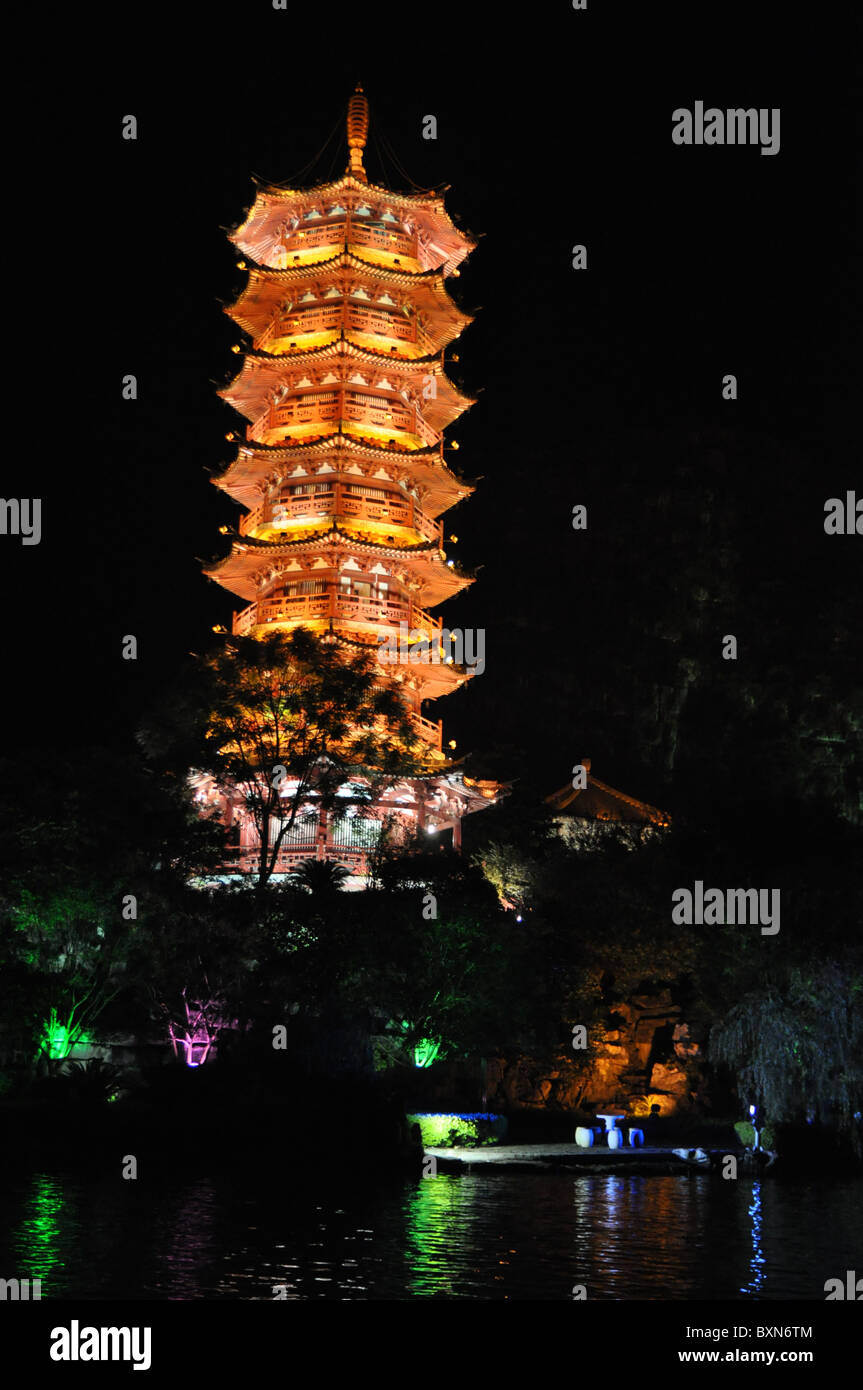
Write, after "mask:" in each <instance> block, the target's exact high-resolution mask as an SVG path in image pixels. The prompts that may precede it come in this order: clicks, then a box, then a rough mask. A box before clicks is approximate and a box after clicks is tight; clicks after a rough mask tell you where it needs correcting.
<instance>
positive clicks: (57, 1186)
mask: <svg viewBox="0 0 863 1390" xmlns="http://www.w3.org/2000/svg"><path fill="white" fill-rule="evenodd" d="M65 1204H66V1198H65V1195H64V1193H63V1184H62V1181H61V1179H59V1178H56V1177H49V1176H48V1175H47V1174H45V1173H36V1174H34V1177H33V1181H32V1184H31V1187H30V1191H29V1192H28V1194H27V1197H26V1198H25V1203H24V1214H23V1216H22V1218H21V1223H20V1225H19V1227H18V1229H17V1231H16V1239H15V1246H16V1248H17V1250H18V1251H19V1252H20V1259H21V1264H22V1266H23V1268H24V1270H25V1272H26V1274H27V1276H28V1277H29V1278H31V1279H42V1280H45V1279H47V1278H48V1276H49V1275H50V1273H51V1271H52V1270H53V1269H55V1268H56V1267H57V1266H58V1265H62V1263H63V1261H62V1260H61V1258H60V1253H59V1250H58V1249H57V1246H58V1243H59V1239H60V1217H61V1213H62V1211H63V1208H64V1206H65ZM42 1292H43V1295H44V1293H45V1290H44V1289H43V1291H42Z"/></svg>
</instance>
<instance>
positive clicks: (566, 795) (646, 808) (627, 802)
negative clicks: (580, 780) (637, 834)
mask: <svg viewBox="0 0 863 1390" xmlns="http://www.w3.org/2000/svg"><path fill="white" fill-rule="evenodd" d="M583 765H584V767H585V768H586V770H587V786H586V787H582V788H575V787H573V786H572V784H571V783H568V784H567V785H566V786H565V787H561V788H560V790H559V791H556V792H552V794H551V796H547V797H546V798H545V800H546V804H547V805H549V806H551V807H552V808H553V809H554V810H556V811H562V812H566V813H567V814H568V815H569V816H573V817H575V818H576V819H578V820H601V821H629V822H638V821H640V822H649V823H651V824H653V825H668V824H670V821H671V817H670V816H669V814H668V812H667V811H660V810H659V809H658V807H656V806H650V805H648V803H647V802H646V801H639V800H638V798H637V797H634V796H629V795H627V793H626V792H620V791H617V790H616V788H614V787H610V786H608V784H607V783H605V782H600V781H599V779H598V778H596V777H594V776H593V775H592V774H591V772H590V764H589V762H588V761H587V760H584V763H583Z"/></svg>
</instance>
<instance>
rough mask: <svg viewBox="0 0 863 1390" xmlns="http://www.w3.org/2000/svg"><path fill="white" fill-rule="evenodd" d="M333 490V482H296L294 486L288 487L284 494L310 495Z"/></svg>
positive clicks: (292, 495) (289, 495) (290, 495)
mask: <svg viewBox="0 0 863 1390" xmlns="http://www.w3.org/2000/svg"><path fill="white" fill-rule="evenodd" d="M332 490H333V485H332V483H294V484H293V486H292V487H289V488H288V489H287V494H285V493H284V492H283V493H282V496H283V497H284V496H285V495H287V496H288V497H309V496H311V494H312V493H314V492H332Z"/></svg>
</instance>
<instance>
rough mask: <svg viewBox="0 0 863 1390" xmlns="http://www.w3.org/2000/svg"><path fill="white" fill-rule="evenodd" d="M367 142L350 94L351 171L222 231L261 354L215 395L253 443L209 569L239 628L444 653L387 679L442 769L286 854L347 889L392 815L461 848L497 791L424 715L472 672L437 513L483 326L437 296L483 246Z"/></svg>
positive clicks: (244, 821)
mask: <svg viewBox="0 0 863 1390" xmlns="http://www.w3.org/2000/svg"><path fill="white" fill-rule="evenodd" d="M367 133H368V105H367V102H366V98H365V96H364V95H363V93H362V89H361V88H360V87H357V90H356V92H355V93H354V95H353V96H352V98H351V100H350V102H349V105H348V114H347V138H348V150H349V159H350V162H349V165H348V168H347V170H346V172H345V174H344V176H343V177H342V178H340V179H338V180H336V181H335V182H332V183H327V184H322V185H319V186H317V187H314V188H310V189H294V188H280V187H277V186H273V185H265V184H261V183H258V187H257V190H256V196H255V200H254V203H253V205H252V207H251V209H250V210H249V212H248V215H247V216H246V218H245V221H244V222H243V223H242V225H241V226H239V227H238V228H237V229H236V230H234V231H233V232H232V233H230V239H231V241H232V242H233V243H234V245H235V246H236V247H237V248H238V250H239V251H240V252H241V254H242V256H243V258H244V259H242V260H240V261H239V262H238V264H239V266H240V268H241V269H243V270H245V271H247V274H248V280H247V283H246V286H245V288H244V290H243V291H242V293H241V294H240V295H239V297H238V298H237V300H236V301H235V302H234V303H233V304H232V305H230V306H227V307H226V312H227V313H228V314H230V316H231V317H232V318H233V319H234V321H235V322H236V323H237V324H238V325H239V327H240V328H241V329H243V331H244V332H245V333H246V334H247V335H248V337H249V338H250V339H251V340H252V347H251V349H250V350H249V351H247V352H245V354H244V357H243V362H242V366H241V368H240V371H239V373H238V374H237V376H236V377H235V379H234V380H233V381H232V382H231V383H230V384H229V385H228V386H226V387H225V388H224V389H223V390H222V391H220V393H219V394H220V395H221V396H222V398H223V399H224V400H226V401H228V402H229V403H230V404H231V405H232V406H233V407H234V408H235V409H236V410H237V411H238V412H239V413H240V414H241V415H243V416H245V418H246V420H247V421H248V424H247V426H246V429H245V438H238V437H237V436H236V435H233V434H232V435H230V436H229V438H231V439H235V438H236V439H237V443H238V448H237V456H236V458H235V459H234V461H233V462H232V463H230V464H229V465H228V467H227V468H226V469H225V471H224V472H223V473H222V474H220V475H219V476H218V477H217V478H214V480H213V481H214V482H215V483H216V486H218V487H219V488H221V489H222V490H223V491H224V492H226V493H227V494H228V495H229V496H230V497H232V498H233V499H234V500H235V501H236V502H238V503H240V504H241V505H242V506H243V507H245V508H247V512H246V514H245V515H244V516H243V517H242V518H241V519H240V521H239V526H238V528H237V530H236V531H235V532H233V533H232V546H231V551H230V553H229V554H228V555H227V556H226V557H225V558H224V559H222V560H220V561H218V562H215V563H213V564H211V565H209V566H207V567H206V571H205V572H206V573H207V574H208V575H209V576H210V577H211V578H212V579H214V580H216V581H217V582H218V583H219V584H222V585H223V586H224V587H225V588H227V589H229V590H230V591H231V592H232V593H234V594H236V595H238V596H239V597H240V598H242V599H243V600H245V606H244V607H243V608H242V610H241V611H239V612H237V613H235V615H234V619H233V632H234V633H235V634H238V635H243V636H245V635H251V636H258V637H260V636H263V635H265V634H266V633H268V632H270V631H272V630H274V629H281V630H283V631H289V630H291V629H292V628H295V627H298V626H304V627H306V628H308V629H310V630H311V631H313V632H316V633H318V634H319V635H325V634H326V635H329V636H330V637H331V638H332V640H334V641H336V642H337V643H340V644H343V645H344V646H345V649H346V651H347V650H356V649H357V647H358V646H365V647H368V648H371V649H373V650H375V651H380V649H381V648H380V644H381V642H382V641H384V640H387V639H394V641H395V643H396V644H397V643H399V641H400V639H401V641H402V643H403V644H404V642H405V641H409V642H411V643H419V642H421V641H425V642H428V643H429V648H428V649H427V650H429V651H432V650H434V651H435V652H436V656H435V659H433V660H426V661H424V662H416V663H409V664H398V665H393V666H389V667H387V668H385V669H386V670H388V671H389V672H390V673H391V675H392V678H393V679H394V680H395V681H397V682H399V683H400V688H401V691H402V694H403V697H404V700H405V703H406V705H407V707H408V709H409V712H410V716H411V719H412V722H413V723H414V726H415V729H416V733H417V736H418V738H419V739H420V740H422V742H423V743H424V745H425V746H426V748H427V750H428V752H429V755H430V757H431V759H432V763H433V767H434V765H435V764H438V763H439V764H440V771H439V772H438V771H434V770H433V771H432V773H431V774H429V775H427V776H425V777H423V778H414V779H411V780H409V781H403V782H400V783H398V784H397V785H396V786H394V787H392V788H391V789H390V790H389V792H388V793H387V794H386V796H385V797H384V798H383V799H382V800H381V801H380V802H379V803H378V804H377V805H376V806H375V808H374V810H373V811H371V810H369V811H367V812H366V815H365V816H361V815H360V811H359V807H351V806H347V807H346V814H345V815H341V816H339V817H338V818H333V817H327V816H326V815H319V816H318V817H317V818H315V817H314V816H309V817H303V819H302V821H300V820H299V819H298V821H297V823H296V824H295V826H294V827H293V828H292V829H291V831H289V832H288V834H287V835H286V837H285V840H284V842H283V844H282V847H281V849H280V852H279V860H278V863H277V866H276V872H277V874H279V875H280V874H284V873H289V872H291V871H292V869H294V868H295V867H296V866H297V864H298V862H299V861H301V860H302V859H303V858H304V857H307V856H309V855H315V856H317V857H318V858H331V859H335V860H338V861H341V862H342V863H344V864H345V865H346V866H348V867H349V868H350V869H351V871H352V874H353V876H354V881H355V885H358V883H359V882H360V881H361V880H362V877H363V875H364V873H365V871H366V853H367V851H368V850H369V849H370V848H371V846H372V845H373V844H374V843H375V842H376V840H377V838H378V836H379V834H380V827H381V820H382V819H383V817H384V816H388V817H391V818H393V819H394V820H395V822H396V824H397V825H398V826H399V827H400V828H401V829H402V831H403V833H404V834H405V835H408V834H410V833H412V832H414V833H415V832H416V831H417V830H426V831H428V832H430V833H433V834H434V833H436V832H443V831H447V830H451V832H452V842H453V845H454V847H455V848H459V847H460V844H461V831H460V826H461V819H462V817H463V816H464V815H466V814H469V813H470V812H472V811H475V810H479V809H481V808H483V807H485V806H488V805H491V804H492V803H493V802H494V800H495V799H496V798H497V796H498V795H499V793H500V790H501V788H500V785H499V784H498V783H496V782H482V781H475V780H472V779H470V778H468V777H466V776H465V775H464V772H463V770H462V769H461V768H459V767H456V766H453V764H452V763H451V762H450V761H449V760H448V759H447V757H446V756H445V754H444V752H443V748H442V741H443V740H442V724H441V721H440V720H438V721H433V720H430V719H428V718H426V717H425V716H424V715H423V714H422V712H421V707H422V705H423V702H424V701H427V700H434V699H436V698H437V697H438V696H441V695H446V694H448V693H449V692H451V691H453V690H455V689H457V688H458V686H459V685H460V684H462V682H463V681H465V680H466V679H468V678H469V677H470V675H471V674H472V672H471V670H470V669H469V668H466V667H464V666H458V665H456V664H455V663H454V661H453V660H452V657H451V654H450V653H449V651H448V650H444V647H443V644H442V643H441V632H442V627H443V623H442V619H441V618H440V617H435V616H432V614H431V612H430V611H429V609H432V608H435V607H436V606H437V605H438V604H440V603H442V602H443V601H444V600H445V599H448V598H450V597H451V596H452V595H454V594H456V593H458V592H459V591H460V590H462V589H464V588H465V587H466V585H468V584H469V583H471V582H472V580H471V579H470V578H468V577H467V576H465V575H463V574H461V573H459V572H458V570H457V569H456V568H455V565H454V562H453V561H452V560H448V559H447V557H446V553H445V550H444V528H443V522H442V520H441V518H442V516H443V515H444V513H445V512H446V511H447V510H448V509H449V508H450V507H452V506H453V505H454V504H455V503H457V502H460V501H461V500H462V499H463V498H465V497H467V496H468V495H469V494H470V493H471V492H472V491H473V488H472V487H471V486H469V485H468V484H467V483H465V482H463V481H462V480H461V479H460V478H459V477H458V476H457V475H456V474H455V473H454V472H453V471H452V469H450V468H449V467H448V466H447V464H446V462H445V460H444V454H443V431H444V430H445V429H446V427H447V426H448V425H450V424H451V423H452V422H453V421H454V420H456V419H457V418H458V416H459V415H461V413H462V412H463V411H464V410H466V409H467V408H468V407H469V406H470V405H472V404H473V402H472V401H471V400H470V399H469V398H468V397H466V396H464V395H462V394H461V393H460V392H459V391H458V390H457V388H456V387H455V386H454V385H453V383H452V382H451V381H450V380H449V379H448V378H447V376H446V375H445V372H444V352H445V349H446V347H447V344H449V343H450V342H452V340H453V339H454V338H456V337H457V336H458V335H459V334H460V333H461V332H462V330H463V329H464V327H465V326H466V325H467V324H468V323H470V322H471V321H472V320H471V316H470V315H468V314H465V313H463V312H462V311H461V310H460V309H459V308H458V307H457V306H456V305H455V304H454V303H453V301H452V300H451V299H450V297H449V295H448V294H447V292H446V289H445V284H444V282H445V280H446V278H447V277H448V276H457V275H458V273H459V272H458V266H459V264H460V263H461V262H462V261H463V260H464V258H465V257H466V256H467V255H468V254H469V252H470V251H471V249H472V248H473V247H474V245H475V242H474V241H472V240H471V238H470V237H468V236H466V235H465V234H464V233H463V232H461V231H459V229H458V228H457V227H456V226H455V225H454V224H453V222H452V221H451V220H450V218H449V216H448V214H447V213H446V211H445V208H444V204H443V199H442V197H441V196H440V195H439V194H438V193H435V192H427V193H414V194H411V195H409V196H408V195H402V194H398V193H393V192H391V191H390V190H389V189H387V188H383V187H380V186H378V185H375V184H370V183H369V182H368V179H367V176H366V172H365V169H364V167H363V151H364V148H365V142H366V136H367ZM234 351H236V352H240V351H241V349H240V348H239V347H235V349H234ZM406 633H407V634H408V636H407V637H406ZM401 650H404V645H402V648H401ZM438 658H439V659H438ZM196 785H197V797H198V800H199V802H200V803H202V809H205V808H212V807H218V808H219V810H220V812H221V814H222V817H223V819H224V822H225V824H226V826H230V827H231V828H232V835H233V839H234V844H235V849H234V860H233V861H232V862H233V863H234V864H235V865H237V866H238V867H239V869H240V871H243V872H245V871H248V870H250V869H251V868H253V867H254V865H255V864H256V862H257V856H258V852H259V851H258V835H257V830H256V829H255V826H254V823H253V822H252V820H251V817H250V816H249V815H248V813H247V812H246V811H245V808H244V806H243V804H242V798H241V797H240V796H239V795H238V796H237V797H235V798H232V797H231V796H230V795H229V794H226V793H224V792H223V791H222V790H220V789H219V788H217V787H216V786H215V785H214V784H213V783H212V782H211V781H210V780H208V779H206V778H200V779H198V780H197V784H196ZM352 812H354V814H353V815H352Z"/></svg>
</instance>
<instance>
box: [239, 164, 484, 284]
mask: <svg viewBox="0 0 863 1390" xmlns="http://www.w3.org/2000/svg"><path fill="white" fill-rule="evenodd" d="M229 237H230V240H231V241H232V242H233V243H234V245H235V246H237V247H239V249H240V250H241V251H243V252H245V254H246V255H247V256H249V258H250V259H251V260H253V261H255V262H257V263H258V264H259V265H266V266H272V267H273V268H274V269H276V270H285V269H287V268H288V267H293V266H304V265H309V264H315V263H317V262H319V261H326V260H329V259H331V258H332V257H333V256H334V255H335V254H336V253H340V252H341V251H343V250H344V251H348V252H350V253H352V254H353V255H355V256H357V257H359V258H360V259H361V260H362V261H363V262H366V263H368V264H371V265H380V266H382V267H384V268H386V269H388V270H391V271H396V272H398V271H405V270H409V271H414V272H416V271H422V270H438V269H441V270H443V271H444V273H445V274H446V275H452V274H454V273H455V272H456V267H457V266H458V265H459V264H460V263H461V262H462V261H463V260H464V258H465V256H467V255H468V254H469V253H470V252H471V251H472V250H473V249H474V247H475V246H476V242H475V241H474V240H473V239H472V238H471V237H469V236H466V235H465V233H464V232H462V231H460V230H459V229H458V227H456V226H455V224H454V223H453V222H452V220H451V218H450V217H449V215H448V213H447V211H446V209H445V208H444V205H443V199H442V198H441V197H440V195H439V194H437V193H434V192H432V193H415V194H410V195H405V194H401V193H393V192H392V191H391V190H390V189H388V188H380V187H378V186H377V185H375V184H370V183H366V182H364V181H363V180H361V179H358V178H356V177H354V175H352V174H350V173H348V174H345V175H344V176H343V177H342V178H340V179H336V180H335V182H333V183H326V184H319V185H318V187H317V188H307V189H296V188H277V187H275V186H274V185H272V184H260V185H259V187H258V192H257V194H256V195H255V201H254V204H253V206H252V207H251V209H250V210H249V213H248V215H247V216H246V219H245V221H244V222H243V223H242V225H241V226H239V227H237V228H236V229H235V230H234V231H233V232H230V233H229Z"/></svg>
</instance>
